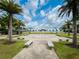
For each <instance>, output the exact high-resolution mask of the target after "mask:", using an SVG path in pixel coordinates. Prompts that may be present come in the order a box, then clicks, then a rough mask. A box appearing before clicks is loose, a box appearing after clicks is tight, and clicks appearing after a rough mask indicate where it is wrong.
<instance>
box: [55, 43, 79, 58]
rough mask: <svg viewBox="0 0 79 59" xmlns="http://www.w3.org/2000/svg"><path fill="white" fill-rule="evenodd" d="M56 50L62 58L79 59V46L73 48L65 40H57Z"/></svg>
mask: <svg viewBox="0 0 79 59" xmlns="http://www.w3.org/2000/svg"><path fill="white" fill-rule="evenodd" d="M54 44H55V50H56V53H57V55H58V56H59V58H60V59H79V48H71V47H70V46H68V45H65V44H66V43H65V42H58V43H57V42H56V43H54Z"/></svg>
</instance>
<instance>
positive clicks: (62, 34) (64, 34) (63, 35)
mask: <svg viewBox="0 0 79 59" xmlns="http://www.w3.org/2000/svg"><path fill="white" fill-rule="evenodd" d="M56 35H58V36H61V37H67V38H73V34H70V36H69V35H68V33H64V32H59V33H57V34H56ZM77 38H78V40H79V34H77Z"/></svg>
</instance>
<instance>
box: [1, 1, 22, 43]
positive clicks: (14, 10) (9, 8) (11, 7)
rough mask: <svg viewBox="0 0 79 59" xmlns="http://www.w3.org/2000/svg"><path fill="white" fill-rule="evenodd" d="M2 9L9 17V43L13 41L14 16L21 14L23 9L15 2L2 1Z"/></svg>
mask: <svg viewBox="0 0 79 59" xmlns="http://www.w3.org/2000/svg"><path fill="white" fill-rule="evenodd" d="M0 9H1V10H2V11H6V13H7V14H8V16H9V21H8V36H9V42H10V43H11V41H12V18H13V15H14V14H20V12H21V7H20V6H19V5H18V4H16V3H14V1H13V0H0Z"/></svg>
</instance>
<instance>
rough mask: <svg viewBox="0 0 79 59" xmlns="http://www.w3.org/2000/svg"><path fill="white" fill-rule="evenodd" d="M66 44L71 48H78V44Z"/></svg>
mask: <svg viewBox="0 0 79 59" xmlns="http://www.w3.org/2000/svg"><path fill="white" fill-rule="evenodd" d="M65 45H66V46H69V47H71V48H77V49H79V45H76V46H74V45H73V44H72V43H67V44H65Z"/></svg>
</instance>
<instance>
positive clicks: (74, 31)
mask: <svg viewBox="0 0 79 59" xmlns="http://www.w3.org/2000/svg"><path fill="white" fill-rule="evenodd" d="M76 44H77V24H76V17H74V18H73V46H74V47H76Z"/></svg>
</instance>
